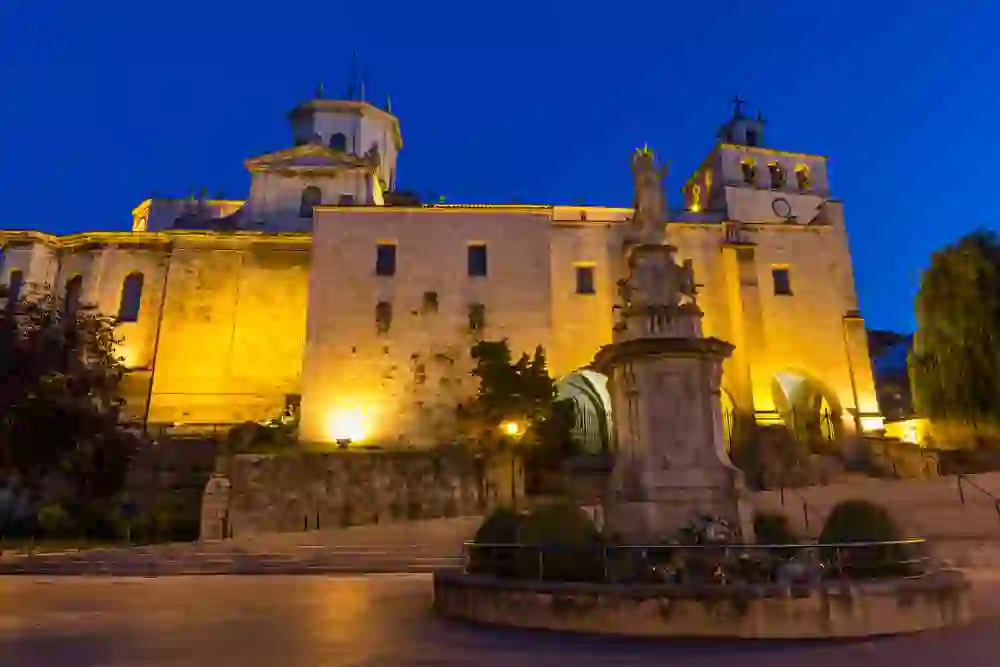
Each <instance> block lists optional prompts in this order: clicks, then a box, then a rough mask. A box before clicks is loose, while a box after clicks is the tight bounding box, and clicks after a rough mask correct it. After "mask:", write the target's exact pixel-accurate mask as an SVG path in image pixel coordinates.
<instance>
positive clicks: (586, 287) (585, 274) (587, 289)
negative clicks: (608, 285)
mask: <svg viewBox="0 0 1000 667" xmlns="http://www.w3.org/2000/svg"><path fill="white" fill-rule="evenodd" d="M576 293H577V294H594V293H595V292H594V267H592V266H578V267H576Z"/></svg>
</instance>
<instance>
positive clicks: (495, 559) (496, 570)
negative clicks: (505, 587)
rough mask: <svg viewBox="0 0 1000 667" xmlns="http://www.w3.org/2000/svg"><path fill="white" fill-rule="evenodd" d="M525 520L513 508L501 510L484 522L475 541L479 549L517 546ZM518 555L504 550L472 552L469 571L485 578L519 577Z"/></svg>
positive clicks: (476, 549)
mask: <svg viewBox="0 0 1000 667" xmlns="http://www.w3.org/2000/svg"><path fill="white" fill-rule="evenodd" d="M522 519H523V517H522V516H521V515H520V514H518V513H517V512H515V511H514V510H512V509H511V508H509V507H500V508H498V509H496V510H494V511H493V512H492V513H491V514H490V515H489V516H487V517H486V518H485V519H484V520H483V523H482V524H480V526H479V529H478V530H477V531H476V536H475V537H474V538H473V540H472V541H473V543H474V544H477V545H514V544H517V543H518V541H519V537H520V532H521V522H522ZM519 551H520V550H518V549H513V548H504V547H503V546H482V547H478V548H473V549H472V551H471V553H470V554H469V563H468V569H469V571H470V572H476V573H482V574H493V575H496V576H517V570H518V565H517V563H518V561H519V560H520V557H519V555H518V554H519Z"/></svg>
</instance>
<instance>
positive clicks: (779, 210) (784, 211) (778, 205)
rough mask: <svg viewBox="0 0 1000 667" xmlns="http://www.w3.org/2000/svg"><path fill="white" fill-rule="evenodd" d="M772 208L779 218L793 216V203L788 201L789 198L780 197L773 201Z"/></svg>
mask: <svg viewBox="0 0 1000 667" xmlns="http://www.w3.org/2000/svg"><path fill="white" fill-rule="evenodd" d="M771 210H772V211H774V214H775V215H776V216H778V217H779V218H784V219H785V220H787V219H789V218H790V217H792V205H791V204H789V203H788V200H787V199H782V198H781V197H779V198H778V199H775V200H774V201H773V202H771Z"/></svg>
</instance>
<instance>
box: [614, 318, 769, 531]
mask: <svg viewBox="0 0 1000 667" xmlns="http://www.w3.org/2000/svg"><path fill="white" fill-rule="evenodd" d="M732 349H733V346H732V345H730V344H729V343H726V342H724V341H721V340H718V339H716V338H694V339H686V338H672V339H653V340H636V341H630V342H627V343H621V344H617V345H616V344H612V345H608V346H606V347H604V348H602V350H601V351H600V352H599V353H598V355H597V357H596V359H595V365H596V366H598V367H599V368H601V369H602V372H604V373H606V374H607V375H608V376H609V378H610V385H611V387H612V392H611V394H612V402H613V410H614V411H615V413H616V414H617V415H619V417H618V418H617V419H616V421H615V428H616V430H617V433H618V440H619V442H620V443H622V444H621V446H620V448H619V450H618V452H617V458H616V461H615V468H614V471H613V473H612V479H611V486H612V489H611V496H612V501H611V503H610V506H609V511H608V517H607V522H608V527H609V529H610V530H611V531H612V532H613V533H616V534H618V535H620V536H621V538H622V539H625V540H627V541H629V542H633V543H637V542H648V543H659V542H661V541H662V540H664V539H667V538H669V537H671V536H673V535H674V534H676V533H677V531H678V530H679V529H680V528H682V527H683V526H684V525H685V524H686V523H688V522H689V521H690V520H691V519H693V518H695V517H697V516H702V515H706V516H712V517H720V518H722V519H725V520H726V521H727V522H729V523H730V525H732V526H734V527H735V528H737V530H738V531H739V533H740V534H741V535H743V536H745V538H746V537H747V536H750V535H752V519H751V517H750V515H749V507H748V505H747V504H746V503H745V502H744V498H743V495H744V491H743V477H742V473H741V472H740V471H739V470H738V469H737V468H736V467H735V466H734V465H733V464H732V462H731V461H730V459H729V456H728V454H727V453H726V445H725V439H724V433H723V425H722V412H721V404H720V399H719V393H720V386H719V383H720V380H721V378H722V362H723V360H724V359H725V358H726V357H728V356H729V354H730V353H731V352H732Z"/></svg>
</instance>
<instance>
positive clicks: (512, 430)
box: [500, 421, 521, 437]
mask: <svg viewBox="0 0 1000 667" xmlns="http://www.w3.org/2000/svg"><path fill="white" fill-rule="evenodd" d="M500 428H501V429H503V432H504V433H506V434H507V435H509V436H511V437H517V436H519V435H521V425H520V424H519V423H517V422H515V421H508V422H504V423H502V424H500Z"/></svg>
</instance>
